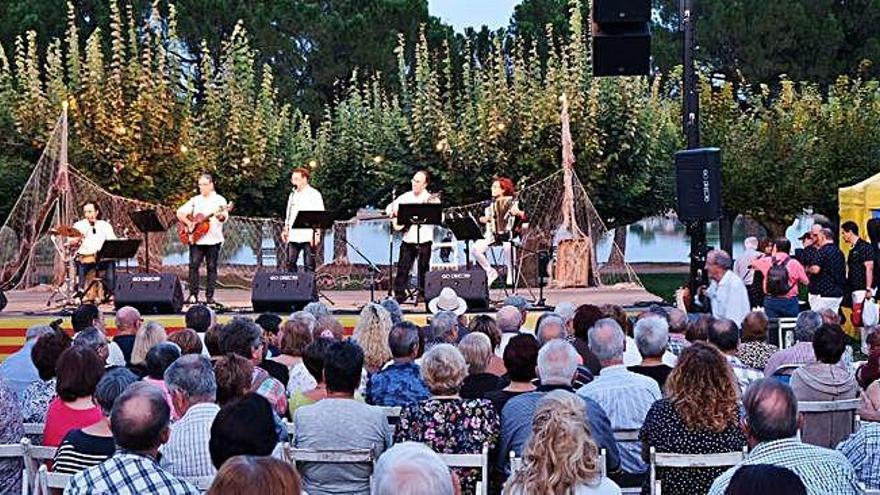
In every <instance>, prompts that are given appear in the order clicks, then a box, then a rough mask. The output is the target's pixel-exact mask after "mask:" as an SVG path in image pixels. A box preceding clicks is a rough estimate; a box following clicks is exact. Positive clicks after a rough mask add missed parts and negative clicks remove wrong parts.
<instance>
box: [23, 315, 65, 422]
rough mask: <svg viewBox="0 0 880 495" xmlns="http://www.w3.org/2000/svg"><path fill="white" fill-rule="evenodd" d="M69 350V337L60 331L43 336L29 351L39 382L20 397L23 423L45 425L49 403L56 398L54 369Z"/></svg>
mask: <svg viewBox="0 0 880 495" xmlns="http://www.w3.org/2000/svg"><path fill="white" fill-rule="evenodd" d="M68 348H70V337H68V336H67V334H66V333H64V331H62V330H53V333H50V334H46V335H43V336H42V337H39V338H38V339H37V343H36V344H34V346H33V349H32V350H31V359H32V360H33V364H34V366H36V368H37V372H38V374H39V378H40V379H39V380H37V381H35V382H33V383H31V384H30V385H29V386H28V387H27V388H26V389H25V390H24V393H23V394H22V395H21V416H22V419H24V422H25V423H45V422H46V411H48V410H49V403H50V402H52V399H54V398H55V396H56V392H55V389H56V384H57V381H58V380H57V378H56V375H55V369H56V366H57V365H58V358H59V357H61V353H63V352H64V351H65V350H67V349H68Z"/></svg>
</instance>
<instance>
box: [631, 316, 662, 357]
mask: <svg viewBox="0 0 880 495" xmlns="http://www.w3.org/2000/svg"><path fill="white" fill-rule="evenodd" d="M633 333H634V334H635V340H636V347H637V348H638V349H639V354H641V355H642V357H643V358H659V357H662V356H663V353H664V352H666V343H667V342H669V324H668V323H666V320H665V319H663V318H660V317H659V316H651V317H648V318H642V319H641V320H639V321H637V322H636V326H635V329H634V330H633Z"/></svg>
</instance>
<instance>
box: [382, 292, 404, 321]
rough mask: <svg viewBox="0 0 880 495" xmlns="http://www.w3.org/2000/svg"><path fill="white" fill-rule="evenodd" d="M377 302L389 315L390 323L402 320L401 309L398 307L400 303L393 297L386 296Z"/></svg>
mask: <svg viewBox="0 0 880 495" xmlns="http://www.w3.org/2000/svg"><path fill="white" fill-rule="evenodd" d="M379 304H380V305H382V307H383V308H385V311H388V313H389V314H390V315H391V322H392V323H399V322H400V321H402V320H403V310H402V309H400V304H399V303H398V302H397V300H395V299H394V298H393V297H386V298H385V299H382V301H381V302H380V303H379Z"/></svg>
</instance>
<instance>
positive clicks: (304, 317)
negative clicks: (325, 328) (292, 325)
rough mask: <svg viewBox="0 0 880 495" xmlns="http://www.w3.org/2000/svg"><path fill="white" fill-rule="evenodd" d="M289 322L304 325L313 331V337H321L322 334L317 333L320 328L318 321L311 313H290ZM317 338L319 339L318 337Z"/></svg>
mask: <svg viewBox="0 0 880 495" xmlns="http://www.w3.org/2000/svg"><path fill="white" fill-rule="evenodd" d="M287 321H298V322H300V323H304V324H305V325H306V326H307V327H309V330H311V331H312V335H313V336H314V335H318V336H320V333H319V332H317V328H318V319H317V318H315V316H314V315H313V314H311V313H307V312H305V311H294V312H293V313H290V316H289V317H287ZM315 338H318V337H317V336H316V337H315Z"/></svg>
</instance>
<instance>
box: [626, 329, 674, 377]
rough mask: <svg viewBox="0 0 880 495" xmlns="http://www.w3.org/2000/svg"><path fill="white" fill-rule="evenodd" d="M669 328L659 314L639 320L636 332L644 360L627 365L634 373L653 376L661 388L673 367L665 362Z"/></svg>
mask: <svg viewBox="0 0 880 495" xmlns="http://www.w3.org/2000/svg"><path fill="white" fill-rule="evenodd" d="M668 328H669V327H668V324H667V323H666V320H664V319H663V318H660V317H657V316H652V317H649V318H642V319H641V320H639V321H637V322H636V326H635V330H634V333H635V335H636V339H635V340H636V347H637V348H638V350H639V354H640V355H641V356H642V361H641V363H639V364H638V365H636V366H628V367H627V369H628V370H629V371H631V372H633V373H638V374H640V375H644V376H647V377H649V378H652V379H653V380H654V381H655V382H657V385H658V386H659V387H660V390H663V387H664V386H665V385H666V379H667V378H669V374H670V373H672V367H671V366H669V365H668V364H665V363H664V362H663V355H664V353H666V345H667V343H668V342H669V341H670V339H669V330H668Z"/></svg>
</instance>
